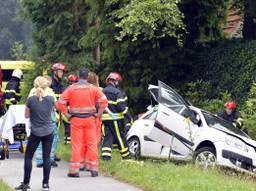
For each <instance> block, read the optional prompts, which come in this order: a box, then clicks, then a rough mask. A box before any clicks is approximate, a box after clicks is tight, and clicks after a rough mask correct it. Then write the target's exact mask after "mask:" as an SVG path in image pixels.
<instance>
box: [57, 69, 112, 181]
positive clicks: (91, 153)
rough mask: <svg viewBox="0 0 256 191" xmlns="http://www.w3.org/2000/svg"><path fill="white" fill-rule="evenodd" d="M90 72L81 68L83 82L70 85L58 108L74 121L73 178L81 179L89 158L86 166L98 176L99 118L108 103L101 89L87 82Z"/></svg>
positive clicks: (80, 77) (71, 173)
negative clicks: (80, 170)
mask: <svg viewBox="0 0 256 191" xmlns="http://www.w3.org/2000/svg"><path fill="white" fill-rule="evenodd" d="M88 73H89V71H88V70H87V69H86V68H83V69H81V70H80V71H79V81H78V82H77V83H75V84H73V85H71V86H69V87H68V88H67V89H66V90H65V91H64V92H63V93H62V95H61V97H60V99H59V101H58V102H57V108H58V109H59V110H60V111H61V112H62V113H64V114H65V116H66V117H67V118H68V119H70V123H71V146H72V158H71V162H70V167H69V173H68V176H69V177H79V168H80V161H81V160H82V159H83V158H86V159H87V161H86V164H85V165H86V168H87V169H88V170H89V171H91V176H92V177H96V176H98V145H97V140H98V139H97V135H96V123H95V119H96V118H97V117H99V118H101V116H102V113H103V111H104V110H105V108H106V107H107V105H108V100H107V98H106V96H105V95H104V94H103V93H102V91H101V90H100V89H99V88H97V87H95V86H93V85H91V84H90V83H88V82H87V78H88ZM96 103H98V104H99V108H98V111H96ZM67 105H69V112H68V110H67ZM83 146H86V153H85V155H86V156H82V148H83Z"/></svg>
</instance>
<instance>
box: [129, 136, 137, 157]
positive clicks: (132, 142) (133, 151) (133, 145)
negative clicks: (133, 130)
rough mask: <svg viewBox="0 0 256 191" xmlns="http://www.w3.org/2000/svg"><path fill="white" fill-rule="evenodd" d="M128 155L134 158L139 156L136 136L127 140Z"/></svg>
mask: <svg viewBox="0 0 256 191" xmlns="http://www.w3.org/2000/svg"><path fill="white" fill-rule="evenodd" d="M128 146H129V151H130V155H131V156H132V157H135V158H139V157H140V141H139V139H138V138H137V137H132V138H131V139H129V140H128Z"/></svg>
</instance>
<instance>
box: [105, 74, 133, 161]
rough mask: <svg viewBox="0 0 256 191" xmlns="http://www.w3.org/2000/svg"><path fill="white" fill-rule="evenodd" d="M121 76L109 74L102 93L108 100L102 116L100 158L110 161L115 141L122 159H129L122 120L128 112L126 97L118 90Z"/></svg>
mask: <svg viewBox="0 0 256 191" xmlns="http://www.w3.org/2000/svg"><path fill="white" fill-rule="evenodd" d="M121 80H122V78H121V76H120V75H119V74H118V73H116V72H113V73H110V74H109V75H108V77H107V79H106V84H107V86H106V87H105V88H104V89H103V93H104V94H105V95H106V97H107V99H108V104H109V106H108V108H107V112H108V113H104V114H103V116H102V122H103V130H102V134H103V144H102V158H103V160H110V159H111V155H112V144H113V142H114V141H115V142H116V143H117V144H118V147H119V151H120V154H121V156H122V158H123V159H127V158H129V149H128V145H127V140H126V129H125V122H124V118H125V115H126V114H127V112H128V107H127V103H126V100H127V99H126V97H124V95H125V94H124V92H123V91H121V90H120V89H119V88H118V84H119V81H121Z"/></svg>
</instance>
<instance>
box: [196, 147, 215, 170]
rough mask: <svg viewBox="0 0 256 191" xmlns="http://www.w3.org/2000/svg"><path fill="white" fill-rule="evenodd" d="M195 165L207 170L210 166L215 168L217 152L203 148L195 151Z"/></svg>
mask: <svg viewBox="0 0 256 191" xmlns="http://www.w3.org/2000/svg"><path fill="white" fill-rule="evenodd" d="M194 160H195V164H196V165H198V166H202V167H204V168H207V167H209V166H215V165H216V161H217V157H216V154H215V150H214V148H212V147H202V148H200V149H198V150H197V151H195V155H194Z"/></svg>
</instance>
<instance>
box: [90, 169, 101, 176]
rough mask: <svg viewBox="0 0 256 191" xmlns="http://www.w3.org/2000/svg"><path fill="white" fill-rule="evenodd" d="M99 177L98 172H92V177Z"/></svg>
mask: <svg viewBox="0 0 256 191" xmlns="http://www.w3.org/2000/svg"><path fill="white" fill-rule="evenodd" d="M97 176H99V173H98V171H96V170H91V177H97Z"/></svg>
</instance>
